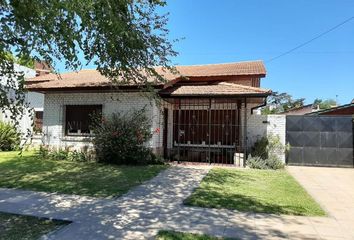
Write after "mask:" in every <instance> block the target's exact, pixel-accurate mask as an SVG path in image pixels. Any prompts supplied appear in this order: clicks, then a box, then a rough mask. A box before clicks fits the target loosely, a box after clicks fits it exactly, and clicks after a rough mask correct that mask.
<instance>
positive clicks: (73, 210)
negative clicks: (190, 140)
mask: <svg viewBox="0 0 354 240" xmlns="http://www.w3.org/2000/svg"><path fill="white" fill-rule="evenodd" d="M207 172H208V167H202V168H201V167H171V168H169V169H167V170H165V171H164V172H162V173H160V174H159V175H158V176H157V177H155V178H154V179H152V180H150V181H147V182H145V183H144V184H143V185H140V186H138V187H136V188H134V189H132V190H131V191H130V192H128V193H127V194H126V195H124V196H122V197H120V198H118V199H116V200H108V199H95V198H88V197H79V196H70V195H59V194H48V193H38V192H31V191H22V190H9V189H0V211H5V212H11V213H18V214H27V215H34V216H39V217H51V218H56V219H63V220H69V221H72V222H73V223H71V224H69V225H68V226H67V227H64V228H62V229H61V230H59V231H58V232H56V233H55V234H53V235H50V236H49V239H154V236H155V235H156V233H157V232H158V231H159V230H161V229H171V230H177V231H188V232H195V233H206V234H210V235H215V236H225V237H233V238H239V239H354V234H353V235H351V233H350V232H348V231H344V230H343V229H342V228H341V226H336V225H335V226H334V228H335V229H336V233H335V234H333V233H332V232H328V233H326V232H325V230H323V231H322V232H319V231H318V229H319V227H321V226H323V227H322V228H325V227H326V226H333V224H334V222H333V219H332V218H310V217H295V216H277V215H269V214H254V213H240V212H237V211H231V210H225V209H222V210H220V209H206V208H197V207H187V206H184V205H183V204H182V202H183V200H184V199H185V198H186V197H187V196H188V195H190V194H191V193H192V191H193V189H194V188H195V187H197V186H198V185H199V183H200V181H201V180H202V178H203V177H204V176H205V175H206V174H207Z"/></svg>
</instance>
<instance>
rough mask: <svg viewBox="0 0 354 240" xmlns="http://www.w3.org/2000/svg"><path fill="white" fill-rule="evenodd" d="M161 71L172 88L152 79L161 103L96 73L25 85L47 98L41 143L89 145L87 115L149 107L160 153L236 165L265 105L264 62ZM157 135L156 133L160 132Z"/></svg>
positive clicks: (39, 79) (31, 81) (153, 144)
mask: <svg viewBox="0 0 354 240" xmlns="http://www.w3.org/2000/svg"><path fill="white" fill-rule="evenodd" d="M176 68H177V71H178V73H171V72H166V71H163V70H162V69H161V68H156V70H157V71H158V72H159V73H160V74H161V75H163V76H164V77H165V79H166V80H167V83H165V84H164V83H157V82H152V85H153V86H154V89H155V93H156V94H158V95H159V96H160V97H161V99H162V101H160V102H162V103H157V102H155V101H152V99H151V98H149V97H148V96H146V94H145V95H144V94H142V92H141V88H139V87H138V86H135V85H133V84H131V85H125V86H120V87H119V89H117V88H114V87H112V85H111V83H110V81H109V80H108V79H107V78H105V77H104V76H102V75H101V74H100V73H99V72H98V71H96V70H81V71H78V72H70V73H63V74H61V76H60V77H58V76H57V75H55V74H47V75H43V76H38V77H35V78H31V79H28V80H27V89H28V90H29V91H34V92H40V93H43V94H45V100H44V116H43V142H44V144H46V145H50V146H52V147H74V148H79V147H83V146H87V145H90V140H91V138H90V134H91V132H90V129H89V115H90V114H91V113H92V112H94V111H99V112H102V113H103V114H104V115H109V114H111V113H113V112H118V111H129V110H131V109H140V108H143V107H146V108H147V114H148V116H149V118H150V119H151V122H152V129H151V130H152V131H154V130H155V129H159V131H157V133H155V134H154V135H153V138H152V139H151V141H150V142H149V143H147V144H148V146H149V147H151V148H152V149H153V150H154V151H155V152H156V153H160V154H163V155H164V156H165V157H166V158H169V159H172V160H180V161H183V160H185V161H198V162H209V163H234V161H235V160H236V158H240V157H243V156H246V154H247V150H248V149H249V147H250V146H247V120H248V119H249V116H250V115H251V114H252V112H253V110H254V109H256V108H258V107H260V106H264V105H265V103H266V98H267V96H269V95H270V94H271V91H270V90H267V89H262V88H260V84H261V79H262V78H264V77H265V76H266V69H265V67H264V64H263V62H262V61H248V62H237V63H224V64H210V65H195V66H177V67H176ZM155 132H156V131H155Z"/></svg>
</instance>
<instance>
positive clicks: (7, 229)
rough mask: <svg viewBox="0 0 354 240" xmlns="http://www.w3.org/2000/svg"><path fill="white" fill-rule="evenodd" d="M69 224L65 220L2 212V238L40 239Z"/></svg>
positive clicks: (0, 224)
mask: <svg viewBox="0 0 354 240" xmlns="http://www.w3.org/2000/svg"><path fill="white" fill-rule="evenodd" d="M64 224H67V222H64V221H51V220H46V219H40V218H36V217H29V216H21V215H15V214H9V213H2V212H0V239H4V240H17V239H24V240H25V239H26V240H30V239H33V240H34V239H38V238H40V237H41V236H42V235H44V234H47V233H49V232H51V231H54V230H56V229H58V228H59V227H60V226H62V225H64Z"/></svg>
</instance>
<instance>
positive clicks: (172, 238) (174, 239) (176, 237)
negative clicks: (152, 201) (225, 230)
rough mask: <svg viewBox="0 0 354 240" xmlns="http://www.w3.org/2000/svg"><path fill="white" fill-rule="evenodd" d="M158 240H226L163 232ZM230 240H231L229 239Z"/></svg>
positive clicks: (158, 235) (192, 234)
mask: <svg viewBox="0 0 354 240" xmlns="http://www.w3.org/2000/svg"><path fill="white" fill-rule="evenodd" d="M156 240H226V239H225V238H218V237H212V236H208V235H205V234H194V233H184V232H175V231H167V230H161V231H159V232H158V234H157V236H156ZM228 240H231V239H229V238H228Z"/></svg>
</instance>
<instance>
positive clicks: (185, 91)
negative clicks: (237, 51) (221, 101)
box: [160, 82, 271, 97]
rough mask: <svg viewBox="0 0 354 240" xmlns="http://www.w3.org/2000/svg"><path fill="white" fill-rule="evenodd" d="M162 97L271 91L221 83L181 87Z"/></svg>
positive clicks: (175, 87) (267, 92)
mask: <svg viewBox="0 0 354 240" xmlns="http://www.w3.org/2000/svg"><path fill="white" fill-rule="evenodd" d="M160 94H161V95H162V96H170V97H177V96H204V95H205V96H227V95H269V94H271V90H268V89H262V88H257V87H250V86H245V85H240V84H235V83H227V82H219V83H217V84H209V85H180V86H174V87H169V88H167V89H164V90H161V91H160Z"/></svg>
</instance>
